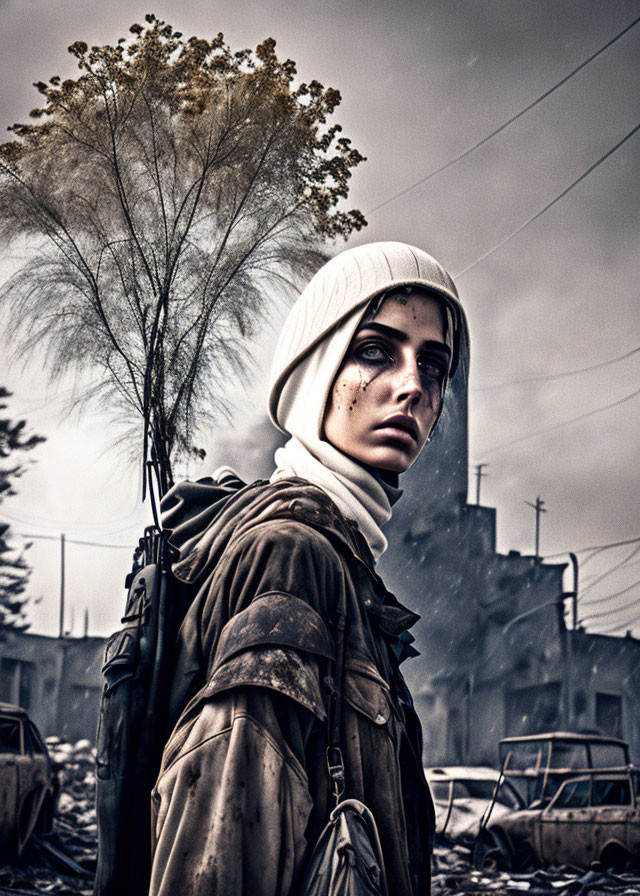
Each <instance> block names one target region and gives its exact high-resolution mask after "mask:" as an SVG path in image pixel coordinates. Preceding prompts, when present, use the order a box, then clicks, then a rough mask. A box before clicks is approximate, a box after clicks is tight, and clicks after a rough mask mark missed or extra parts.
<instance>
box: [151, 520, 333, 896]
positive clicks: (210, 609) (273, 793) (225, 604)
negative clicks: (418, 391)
mask: <svg viewBox="0 0 640 896" xmlns="http://www.w3.org/2000/svg"><path fill="white" fill-rule="evenodd" d="M309 532H310V530H309V529H308V527H305V526H301V525H297V524H295V523H289V522H286V523H285V524H284V525H280V526H279V527H278V530H277V532H276V531H275V528H274V526H273V525H271V526H269V525H267V526H260V527H256V529H255V530H254V531H253V532H252V533H250V534H249V536H248V537H246V538H245V539H244V540H243V542H242V543H241V544H239V545H237V546H236V548H235V550H234V551H233V552H230V554H229V556H228V557H226V558H225V562H224V564H220V565H219V566H220V568H218V569H217V570H216V572H215V575H214V576H213V577H212V578H211V580H210V581H209V582H208V583H207V593H206V595H204V599H203V601H202V603H201V606H200V607H199V608H198V614H197V618H198V620H199V624H198V638H199V641H200V645H201V650H202V659H203V662H204V663H205V664H206V668H207V675H206V682H205V684H204V686H203V687H202V688H201V690H200V691H199V692H198V693H197V694H196V696H195V697H194V698H193V699H192V700H191V702H190V704H189V706H188V707H187V708H186V709H185V711H184V712H183V714H182V716H181V718H180V720H179V722H178V724H177V726H176V728H175V729H174V732H173V734H172V736H171V738H170V740H169V742H168V744H167V747H166V749H165V754H164V758H163V766H162V770H161V773H160V776H159V779H158V783H157V786H156V789H155V791H154V794H153V808H154V835H155V850H154V860H153V870H152V881H151V896H169V894H174V893H178V892H179V893H180V894H181V896H195V894H196V893H216V896H240V894H243V893H250V894H251V896H288V894H289V893H291V892H294V888H295V886H296V883H297V882H298V879H299V876H300V872H301V870H302V868H303V865H304V858H305V854H306V852H307V846H308V844H307V841H306V837H305V831H306V829H307V826H308V822H309V818H310V816H311V813H312V810H313V808H314V806H313V799H312V796H311V792H310V791H311V789H312V788H311V787H310V783H309V775H310V774H311V775H312V776H313V775H315V774H316V770H315V769H313V770H310V769H308V768H307V765H308V762H307V754H306V743H307V741H308V739H309V737H310V734H311V732H312V731H313V730H314V729H315V730H316V732H317V730H318V726H320V727H323V726H324V720H325V719H326V711H325V706H324V695H323V688H322V686H321V681H322V677H323V674H326V664H327V661H328V659H329V657H330V656H331V650H332V645H331V638H330V634H329V632H328V630H327V625H326V624H325V620H327V619H328V616H329V615H330V612H331V607H332V605H333V602H334V601H335V597H336V588H338V587H339V581H340V570H339V561H338V560H337V557H336V555H335V554H334V552H333V549H332V548H331V547H330V545H329V544H328V542H326V540H325V539H324V538H323V537H322V536H321V535H317V537H315V533H312V535H313V536H314V537H310V535H309ZM224 619H226V621H225V622H224V625H222V624H221V623H222V620H224ZM323 733H324V732H323V731H321V732H320V738H322V734H323ZM316 740H317V738H316ZM311 845H313V844H311Z"/></svg>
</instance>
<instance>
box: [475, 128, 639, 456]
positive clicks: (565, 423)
mask: <svg viewBox="0 0 640 896" xmlns="http://www.w3.org/2000/svg"><path fill="white" fill-rule="evenodd" d="M638 127H640V125H638ZM637 395H640V389H636V390H635V392H631V393H630V394H629V395H625V396H624V398H619V399H618V400H617V401H612V402H610V403H609V404H605V405H602V407H599V408H594V410H592V411H587V413H586V414H580V416H578V417H572V418H571V420H563V421H561V422H560V423H554V424H553V426H547V427H545V428H544V429H537V430H535V431H534V432H530V433H527V434H526V435H524V436H518V437H517V438H515V439H510V440H509V441H508V442H503V443H502V444H501V445H495V446H494V447H493V448H489V450H488V451H484V452H483V455H482V456H483V457H489V456H490V455H492V454H497V453H498V452H499V451H503V450H504V449H505V448H510V447H511V446H512V445H517V444H518V443H519V442H526V441H527V440H528V439H535V438H537V436H541V435H545V434H546V433H548V432H554V431H555V430H556V429H562V428H563V427H564V426H570V425H571V424H572V423H579V422H580V421H581V420H587V419H588V418H589V417H593V416H594V415H595V414H600V413H602V411H608V410H609V409H610V408H615V407H617V406H618V405H621V404H624V403H625V401H630V400H631V399H632V398H635V397H636V396H637Z"/></svg>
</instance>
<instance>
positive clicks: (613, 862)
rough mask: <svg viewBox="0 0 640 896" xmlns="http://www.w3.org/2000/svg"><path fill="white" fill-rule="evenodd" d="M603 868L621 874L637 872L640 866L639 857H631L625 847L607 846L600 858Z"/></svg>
mask: <svg viewBox="0 0 640 896" xmlns="http://www.w3.org/2000/svg"><path fill="white" fill-rule="evenodd" d="M600 862H601V864H602V867H603V868H604V869H605V870H607V871H613V872H614V873H620V872H624V871H637V870H638V867H639V865H640V860H639V859H638V857H637V856H636V857H634V856H632V855H631V853H630V852H628V850H626V849H625V848H624V847H623V846H618V845H616V844H611V846H605V848H604V849H603V850H602V854H601V856H600Z"/></svg>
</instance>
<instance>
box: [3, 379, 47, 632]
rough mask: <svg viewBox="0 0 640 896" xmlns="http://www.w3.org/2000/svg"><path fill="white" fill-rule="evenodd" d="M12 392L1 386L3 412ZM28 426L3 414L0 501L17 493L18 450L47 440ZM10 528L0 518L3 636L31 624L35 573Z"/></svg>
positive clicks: (20, 466) (20, 470)
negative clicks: (27, 429)
mask: <svg viewBox="0 0 640 896" xmlns="http://www.w3.org/2000/svg"><path fill="white" fill-rule="evenodd" d="M10 396H11V392H9V391H8V390H7V389H5V388H4V387H3V386H0V413H2V412H3V411H5V410H6V409H7V405H6V399H7V398H9V397H10ZM25 426H26V423H25V421H24V420H19V421H18V422H17V423H12V422H11V421H10V420H9V419H8V418H5V417H4V416H2V417H0V503H2V501H3V500H4V498H6V497H7V496H8V495H15V489H14V483H15V480H16V479H17V478H18V477H20V476H21V475H22V473H23V472H24V465H23V464H20V463H16V462H15V461H14V460H13V458H14V453H15V452H16V451H31V449H32V448H35V447H36V445H39V444H40V442H44V437H43V436H36V435H31V436H26V435H25ZM6 461H8V465H5V462H6ZM10 528H11V527H10V525H9V523H5V522H3V521H2V520H0V636H1V634H2V632H3V631H6V630H7V629H13V630H15V631H24V630H25V629H26V628H28V627H29V623H28V622H27V620H26V618H25V604H26V602H27V600H28V598H27V597H25V596H24V595H25V591H26V588H27V584H28V582H29V576H30V573H31V571H30V569H29V566H28V564H27V561H26V559H25V556H24V552H25V551H26V550H27V548H28V547H29V545H28V544H27V545H25V546H24V548H23V549H22V550H21V551H20V550H18V551H17V550H16V549H15V548H13V547H12V546H11V543H10V533H9V529H10Z"/></svg>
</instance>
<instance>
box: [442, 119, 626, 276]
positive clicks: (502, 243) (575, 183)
mask: <svg viewBox="0 0 640 896" xmlns="http://www.w3.org/2000/svg"><path fill="white" fill-rule="evenodd" d="M639 130H640V124H637V125H636V126H635V127H634V128H632V129H631V130H630V131H629V133H628V134H626V136H624V137H623V138H622V140H619V141H618V142H617V143H616V145H615V146H613V147H612V148H611V149H610V150H608V151H607V152H605V154H604V155H603V156H600V158H599V159H598V161H597V162H594V163H593V165H591V166H590V167H589V168H587V170H586V171H585V172H583V173H582V174H581V175H580V177H578V178H577V179H576V180H574V181H573V183H572V184H569V186H568V187H566V188H565V189H564V190H563V191H562V192H561V193H559V194H558V195H557V196H556V197H555V199H552V200H551V202H548V203H547V204H546V205H545V207H544V208H543V209H540V211H539V212H536V214H535V215H533V216H532V217H531V218H529V220H528V221H525V223H524V224H521V225H520V227H518V228H517V229H516V230H514V231H513V233H510V234H509V236H507V237H505V238H504V239H503V240H501V241H500V242H499V243H498V244H497V245H496V246H494V247H493V248H492V249H489V251H488V252H485V253H484V255H481V256H480V258H476V260H475V261H473V262H471V264H470V265H467V267H466V268H464V270H462V271H459V272H458V273H457V274H454V279H458V278H459V277H462V276H464V274H467V273H468V272H469V271H470V270H472V268H475V266H476V265H478V264H480V262H481V261H485V260H486V259H487V258H489V256H490V255H493V253H494V252H497V251H498V249H502V247H503V246H506V245H507V243H509V242H511V240H512V239H513V238H514V237H516V236H518V234H519V233H522V231H523V230H524V229H525V227H528V226H529V224H533V222H534V221H537V220H538V218H541V217H542V215H544V214H545V212H548V211H549V209H550V208H553V206H554V205H555V204H556V203H557V202H560V200H561V199H563V198H564V197H565V196H566V195H567V193H569V192H570V191H571V190H573V188H574V187H577V186H578V184H579V183H581V181H583V180H584V179H585V178H586V177H588V176H589V175H590V174H591V172H592V171H595V169H596V168H598V167H599V166H600V165H602V163H603V162H605V161H606V160H607V159H608V158H609V156H612V155H613V153H614V152H617V150H619V149H620V147H621V146H623V145H624V144H625V143H626V142H627V140H630V139H631V138H632V137H633V135H634V134H635V133H636V132H637V131H639Z"/></svg>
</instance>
